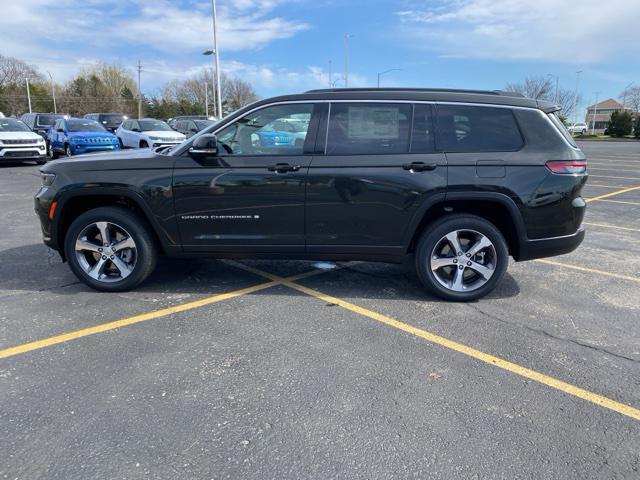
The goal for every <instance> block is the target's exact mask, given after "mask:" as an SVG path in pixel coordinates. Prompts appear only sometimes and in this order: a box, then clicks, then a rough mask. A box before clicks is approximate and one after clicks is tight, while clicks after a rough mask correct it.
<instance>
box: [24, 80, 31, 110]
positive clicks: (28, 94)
mask: <svg viewBox="0 0 640 480" xmlns="http://www.w3.org/2000/svg"><path fill="white" fill-rule="evenodd" d="M24 81H25V82H27V100H28V101H29V113H31V92H29V79H28V78H25V79H24Z"/></svg>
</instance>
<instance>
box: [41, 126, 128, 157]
mask: <svg viewBox="0 0 640 480" xmlns="http://www.w3.org/2000/svg"><path fill="white" fill-rule="evenodd" d="M47 141H48V144H49V152H50V154H51V158H57V157H58V155H61V154H62V155H66V156H67V157H71V156H73V155H79V154H81V153H90V152H104V151H110V150H120V144H119V142H118V139H117V138H116V136H115V135H113V134H112V133H111V132H108V131H107V129H106V128H104V127H103V126H102V125H100V124H99V123H98V122H96V121H95V120H91V119H90V118H69V119H64V118H63V119H58V120H56V122H55V123H54V124H53V126H52V127H51V128H50V129H49V132H48V134H47Z"/></svg>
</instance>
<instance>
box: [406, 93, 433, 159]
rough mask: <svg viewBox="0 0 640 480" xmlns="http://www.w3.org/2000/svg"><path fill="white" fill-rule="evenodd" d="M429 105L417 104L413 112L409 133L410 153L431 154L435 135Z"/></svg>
mask: <svg viewBox="0 0 640 480" xmlns="http://www.w3.org/2000/svg"><path fill="white" fill-rule="evenodd" d="M432 120H433V119H432V114H431V105H424V104H417V105H416V106H415V108H414V111H413V131H412V132H411V153H432V152H433V151H434V148H435V145H434V143H435V135H434V132H433V121H432Z"/></svg>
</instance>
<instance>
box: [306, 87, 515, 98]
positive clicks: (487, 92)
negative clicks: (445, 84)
mask: <svg viewBox="0 0 640 480" xmlns="http://www.w3.org/2000/svg"><path fill="white" fill-rule="evenodd" d="M334 92H335V93H337V92H431V93H436V92H442V93H472V94H473V93H475V94H478V95H500V96H505V97H521V98H524V95H522V94H520V93H517V92H506V91H504V90H466V89H457V88H386V87H385V88H375V87H368V88H318V89H314V90H308V91H306V92H305V93H334Z"/></svg>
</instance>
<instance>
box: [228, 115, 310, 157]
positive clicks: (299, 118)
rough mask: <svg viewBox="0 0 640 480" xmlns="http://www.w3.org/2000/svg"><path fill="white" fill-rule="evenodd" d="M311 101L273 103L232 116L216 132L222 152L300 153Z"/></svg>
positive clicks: (232, 153) (302, 149)
mask: <svg viewBox="0 0 640 480" xmlns="http://www.w3.org/2000/svg"><path fill="white" fill-rule="evenodd" d="M312 112H313V104H311V103H296V104H289V105H274V106H271V107H266V108H263V109H260V110H257V111H255V112H253V113H250V114H248V115H246V116H245V117H243V118H241V119H240V120H236V121H235V122H233V123H232V124H231V125H228V126H227V127H225V128H223V129H222V130H221V131H219V132H218V133H217V137H218V142H219V143H220V145H221V146H222V148H221V149H220V150H221V154H222V155H225V154H226V155H301V154H302V153H303V151H304V142H305V140H306V138H307V132H308V130H309V122H310V121H311V114H312Z"/></svg>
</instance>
